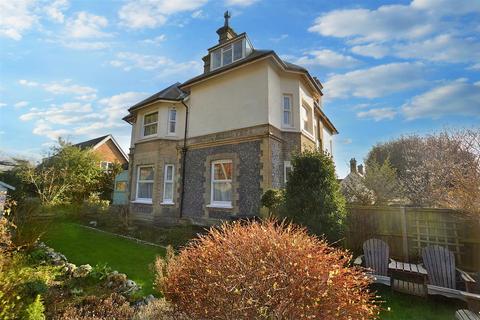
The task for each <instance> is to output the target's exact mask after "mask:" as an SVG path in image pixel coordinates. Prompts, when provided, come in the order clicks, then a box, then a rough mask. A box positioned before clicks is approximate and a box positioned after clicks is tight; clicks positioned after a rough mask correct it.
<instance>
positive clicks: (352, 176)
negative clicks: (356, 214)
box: [340, 158, 374, 204]
mask: <svg viewBox="0 0 480 320" xmlns="http://www.w3.org/2000/svg"><path fill="white" fill-rule="evenodd" d="M364 177H365V172H364V168H363V165H362V164H360V165H358V166H357V160H355V158H352V159H350V173H349V174H348V175H347V176H346V177H345V178H343V179H342V180H341V181H340V188H341V190H342V193H343V195H344V196H345V199H346V200H347V202H348V203H357V204H373V201H374V194H373V192H372V191H371V190H369V189H368V188H367V187H366V186H365V183H364V179H365V178H364Z"/></svg>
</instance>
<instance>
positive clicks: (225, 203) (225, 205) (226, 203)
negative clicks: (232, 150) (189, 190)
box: [209, 160, 234, 209]
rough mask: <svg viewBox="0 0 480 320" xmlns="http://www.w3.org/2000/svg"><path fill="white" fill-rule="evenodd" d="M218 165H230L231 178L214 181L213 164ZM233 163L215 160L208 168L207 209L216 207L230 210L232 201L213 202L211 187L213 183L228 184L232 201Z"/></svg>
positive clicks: (212, 189)
mask: <svg viewBox="0 0 480 320" xmlns="http://www.w3.org/2000/svg"><path fill="white" fill-rule="evenodd" d="M219 163H231V164H232V178H231V179H225V180H215V164H219ZM233 170H234V168H233V161H232V160H215V161H212V164H211V166H210V171H211V172H210V205H209V207H217V208H229V209H231V208H232V201H215V200H214V199H213V196H214V188H213V185H214V183H215V182H223V183H225V182H230V190H231V192H232V199H233Z"/></svg>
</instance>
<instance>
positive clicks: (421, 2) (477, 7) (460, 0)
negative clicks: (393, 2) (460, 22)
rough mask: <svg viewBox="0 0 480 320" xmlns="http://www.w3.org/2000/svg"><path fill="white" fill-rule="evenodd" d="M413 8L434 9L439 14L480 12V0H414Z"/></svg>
mask: <svg viewBox="0 0 480 320" xmlns="http://www.w3.org/2000/svg"><path fill="white" fill-rule="evenodd" d="M411 6H412V7H413V8H417V9H421V10H427V11H431V12H432V11H433V12H434V13H437V14H448V15H463V14H467V13H473V12H480V2H479V1H476V0H455V1H451V0H413V1H412V3H411Z"/></svg>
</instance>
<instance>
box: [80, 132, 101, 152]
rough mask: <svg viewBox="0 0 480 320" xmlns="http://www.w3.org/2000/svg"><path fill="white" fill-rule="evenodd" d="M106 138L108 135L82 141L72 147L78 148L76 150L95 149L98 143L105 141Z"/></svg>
mask: <svg viewBox="0 0 480 320" xmlns="http://www.w3.org/2000/svg"><path fill="white" fill-rule="evenodd" d="M108 136H109V134H107V135H105V136H101V137H98V138H95V139H91V140H87V141H83V142H80V143H77V144H74V146H75V147H78V148H80V149H87V148H93V147H95V146H96V145H97V144H98V143H99V142H100V141H102V140H103V139H105V138H106V137H108Z"/></svg>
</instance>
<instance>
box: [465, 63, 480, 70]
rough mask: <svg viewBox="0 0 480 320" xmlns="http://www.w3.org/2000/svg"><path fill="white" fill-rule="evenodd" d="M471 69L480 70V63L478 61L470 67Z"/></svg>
mask: <svg viewBox="0 0 480 320" xmlns="http://www.w3.org/2000/svg"><path fill="white" fill-rule="evenodd" d="M468 69H469V70H480V63H476V64H474V65H473V66H470V67H469V68H468Z"/></svg>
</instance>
